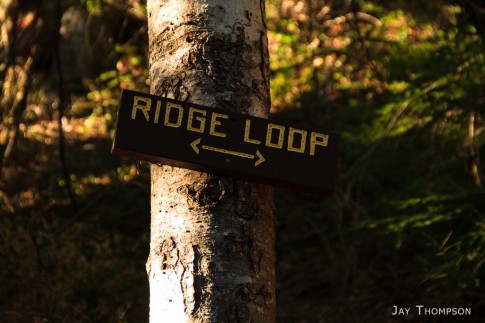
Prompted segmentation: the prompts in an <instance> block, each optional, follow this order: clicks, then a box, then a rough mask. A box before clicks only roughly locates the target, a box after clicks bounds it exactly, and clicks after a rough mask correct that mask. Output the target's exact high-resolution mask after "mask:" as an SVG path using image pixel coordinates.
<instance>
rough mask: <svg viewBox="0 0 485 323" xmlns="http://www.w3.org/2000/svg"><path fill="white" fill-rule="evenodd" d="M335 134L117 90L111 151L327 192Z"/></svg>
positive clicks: (334, 160) (331, 180)
mask: <svg viewBox="0 0 485 323" xmlns="http://www.w3.org/2000/svg"><path fill="white" fill-rule="evenodd" d="M337 149H338V135H337V134H335V133H332V132H328V131H321V130H314V129H306V128H302V127H295V126H292V125H287V124H282V123H279V122H273V121H270V120H267V119H262V118H257V117H252V116H248V115H243V114H237V113H231V112H226V111H222V110H218V109H213V108H209V107H204V106H201V105H198V104H192V103H187V102H181V101H176V100H172V99H167V98H162V97H158V96H154V95H150V94H146V93H141V92H135V91H130V90H123V92H122V94H121V100H120V107H119V111H118V121H117V126H116V135H115V139H114V142H113V148H112V152H114V153H118V154H121V155H125V156H129V157H134V158H137V159H142V160H147V161H150V162H155V163H162V164H168V165H172V166H177V167H184V168H189V169H194V170H200V171H205V172H213V173H218V174H224V175H229V176H234V177H238V178H241V179H247V180H251V181H257V182H261V183H265V184H269V185H275V186H283V187H289V188H295V189H300V190H303V191H307V192H314V193H321V194H326V195H330V194H331V193H332V191H333V188H334V184H335V178H336V166H337Z"/></svg>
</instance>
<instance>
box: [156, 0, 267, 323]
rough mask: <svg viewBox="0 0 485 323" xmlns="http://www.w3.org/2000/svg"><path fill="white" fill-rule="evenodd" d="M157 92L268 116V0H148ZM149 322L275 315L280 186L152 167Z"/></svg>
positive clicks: (256, 318)
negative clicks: (276, 188)
mask: <svg viewBox="0 0 485 323" xmlns="http://www.w3.org/2000/svg"><path fill="white" fill-rule="evenodd" d="M148 22H149V41H150V78H151V92H152V93H154V94H157V95H162V96H167V97H170V98H175V99H178V100H183V101H189V102H193V103H198V104H202V105H205V106H211V107H217V108H220V109H228V110H232V111H237V112H240V113H248V114H250V115H255V116H259V117H267V116H268V113H269V70H268V52H267V39H266V25H265V22H264V2H263V1H259V0H258V1H254V0H243V1H221V0H205V1H203V0H185V1H182V0H167V1H154V0H148ZM151 175H152V196H151V198H152V199H151V200H152V202H151V203H152V205H151V207H152V211H151V212H152V224H151V244H150V256H149V259H148V261H147V271H148V275H149V280H150V322H152V323H155V322H265V323H266V322H273V321H274V320H275V272H274V270H275V268H274V265H275V254H274V234H275V232H274V230H275V223H274V221H275V220H274V205H273V196H272V190H271V189H270V188H268V187H266V186H263V185H256V184H251V183H248V182H244V181H236V180H233V179H232V178H226V177H219V176H215V175H211V174H206V173H199V172H194V171H189V170H184V169H179V168H173V167H169V166H162V167H159V166H156V165H152V167H151Z"/></svg>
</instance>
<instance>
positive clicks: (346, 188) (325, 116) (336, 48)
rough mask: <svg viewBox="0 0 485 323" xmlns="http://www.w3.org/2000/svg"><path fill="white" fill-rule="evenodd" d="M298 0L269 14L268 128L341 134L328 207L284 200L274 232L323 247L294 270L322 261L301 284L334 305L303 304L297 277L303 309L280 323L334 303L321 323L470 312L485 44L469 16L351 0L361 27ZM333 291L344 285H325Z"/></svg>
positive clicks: (478, 266)
mask: <svg viewBox="0 0 485 323" xmlns="http://www.w3.org/2000/svg"><path fill="white" fill-rule="evenodd" d="M283 3H284V5H283ZM304 3H305V5H304V6H299V5H298V4H297V3H296V2H293V1H283V2H282V6H281V7H284V8H285V9H282V8H281V7H280V8H278V7H276V6H274V7H270V8H269V10H268V12H269V15H270V17H273V18H274V20H273V22H271V21H270V25H271V24H273V25H271V26H272V27H271V28H272V29H273V31H272V34H271V37H272V40H271V41H273V42H274V44H271V41H270V46H273V51H274V52H275V55H273V56H272V57H271V60H272V62H271V68H272V75H273V77H274V78H273V80H274V81H273V83H272V90H273V92H272V95H273V102H274V108H275V111H277V113H278V118H282V119H284V118H286V119H291V120H292V121H293V122H299V123H307V124H312V125H313V124H318V125H319V126H320V127H326V128H327V129H334V130H337V131H339V132H340V135H341V149H340V167H339V168H340V180H339V185H338V187H337V190H336V192H335V196H334V198H333V200H332V201H328V202H326V203H322V204H320V205H319V206H318V208H317V209H316V210H311V209H305V211H302V210H301V209H300V206H293V205H300V204H304V205H306V206H307V207H308V205H309V203H310V202H309V201H308V198H306V197H301V199H300V200H299V201H293V202H291V203H288V204H286V203H282V204H281V210H284V211H283V212H282V214H281V213H280V216H281V217H283V218H284V220H281V221H282V223H284V224H286V223H291V226H289V228H288V230H294V231H305V232H306V234H305V235H297V234H293V235H289V236H287V235H288V233H285V231H284V230H285V227H283V228H282V231H283V233H282V234H281V235H282V236H283V237H284V239H285V242H286V243H288V244H292V243H294V244H300V247H301V248H302V249H304V248H308V247H307V245H308V244H306V243H305V242H304V241H313V243H314V244H316V245H318V246H319V249H320V250H323V251H322V252H320V254H319V253H318V252H317V251H316V250H315V251H314V253H313V254H312V256H311V257H313V258H311V259H314V260H310V259H308V258H305V259H298V260H297V259H292V261H303V262H306V264H307V266H310V267H312V266H318V265H317V263H319V262H325V261H329V259H333V261H331V268H329V269H327V270H324V271H325V273H324V274H322V275H310V276H307V277H308V279H309V280H312V281H311V284H313V285H319V284H321V285H323V286H325V287H323V288H325V289H326V291H327V293H328V294H331V295H338V296H337V298H336V300H335V299H329V298H327V297H326V296H325V295H322V294H321V293H318V294H312V295H315V297H316V299H315V300H314V301H313V300H312V298H311V297H306V296H305V291H306V292H310V291H311V293H314V291H313V290H312V289H311V287H310V285H311V284H310V281H308V282H306V281H305V278H304V277H300V280H299V282H298V283H299V284H302V285H303V286H306V287H304V288H303V290H302V291H301V295H302V296H301V297H306V300H307V301H302V303H304V304H305V305H304V306H305V307H303V304H302V305H301V306H302V307H301V308H299V309H298V310H297V313H285V314H284V315H286V316H285V317H287V318H288V321H289V322H291V321H292V319H296V318H297V317H299V315H303V314H298V313H304V312H305V311H306V310H308V308H312V305H311V304H316V303H323V304H332V305H329V308H330V309H331V310H330V311H331V312H332V313H335V312H338V313H335V317H333V316H332V315H331V314H330V320H329V321H331V322H341V321H347V322H350V321H351V322H360V321H362V322H365V321H373V322H384V321H389V320H390V319H391V318H390V317H389V316H388V314H386V313H387V311H389V310H390V309H391V306H392V305H393V304H397V303H401V304H415V303H416V302H421V303H426V302H427V303H429V304H433V305H435V306H450V304H454V305H456V306H465V305H469V306H471V307H472V308H474V310H476V311H477V312H478V308H479V307H480V305H479V304H478V303H476V297H478V298H480V297H484V294H483V284H484V281H485V270H484V266H483V263H484V261H483V259H484V256H485V254H484V247H483V246H484V242H485V241H484V232H485V231H484V219H485V218H484V217H485V205H484V203H483V193H484V191H483V188H482V185H483V180H484V177H483V168H482V166H481V164H480V157H481V156H483V152H484V151H485V146H484V140H485V127H484V126H483V122H484V118H485V114H484V111H485V109H484V102H485V101H484V98H485V90H484V87H483V75H485V74H484V72H485V71H484V66H485V56H484V54H483V51H484V48H485V47H484V43H483V39H481V37H480V35H479V34H477V32H476V28H475V26H474V25H473V24H472V20H470V19H468V15H467V13H466V12H465V11H464V10H463V9H462V8H461V7H459V6H457V5H450V4H449V3H447V2H442V1H412V2H410V1H398V2H392V3H389V2H384V1H362V2H361V9H360V10H361V11H360V13H361V15H360V16H357V13H354V12H352V10H351V8H347V9H346V10H344V9H345V8H344V9H339V10H330V11H325V3H322V4H321V7H319V6H317V7H315V3H313V2H312V4H313V7H312V10H311V11H308V8H309V7H310V5H312V4H311V3H310V2H304ZM342 10H343V11H342ZM322 12H324V13H325V14H321V13H322ZM362 13H365V14H366V15H364V14H362ZM356 16H357V17H359V18H358V19H359V22H358V23H357V22H356V21H355V19H356ZM277 19H280V20H284V21H285V22H284V23H283V24H278V20H277ZM311 22H313V24H312V23H311ZM292 26H296V28H295V27H292ZM322 26H323V27H322ZM282 194H283V193H282ZM282 198H284V199H289V196H287V195H283V197H282ZM295 213H296V214H295ZM287 217H288V218H287ZM290 217H297V218H298V219H293V218H291V219H290ZM303 218H310V219H311V220H305V219H303ZM307 221H311V222H312V225H311V226H310V227H311V228H312V229H311V230H309V227H308V223H307ZM290 227H291V228H290ZM329 227H331V228H333V230H329V229H328V228H329ZM312 230H314V233H313V234H312V233H311V232H313V231H312ZM303 237H305V238H303ZM302 239H304V240H302ZM280 248H282V249H284V248H285V247H284V246H280ZM310 249H311V248H310ZM317 249H318V247H317ZM339 253H341V257H342V258H343V259H342V258H341V257H338V256H335V255H336V254H339ZM335 258H338V260H335ZM345 259H347V260H345ZM330 271H337V272H341V273H343V274H342V275H335V274H334V275H332V274H331V273H330ZM281 275H284V271H283V272H282V273H281ZM284 277H285V278H287V279H290V278H289V277H287V276H284ZM335 280H336V281H338V282H339V284H341V285H338V284H337V285H336V286H330V285H325V284H332V281H335ZM292 284H295V282H292ZM282 288H285V287H282ZM288 288H290V287H289V286H288ZM323 294H325V293H323ZM417 295H419V296H417ZM470 295H480V296H476V297H472V296H470ZM285 296H286V294H284V293H283V297H285ZM290 299H291V296H290V298H288V299H287V298H284V299H283V300H281V299H280V301H283V302H285V301H290ZM342 304H344V305H342ZM299 306H300V305H299ZM349 308H352V309H353V310H354V311H355V312H357V313H358V315H357V317H356V316H352V314H350V313H346V309H349ZM369 308H372V309H369ZM376 309H377V310H376ZM311 312H312V313H314V314H313V315H312V318H313V319H314V320H318V319H323V318H326V319H327V318H329V316H328V315H329V314H328V312H325V311H324V310H323V309H322V311H320V312H318V311H316V310H315V309H313V310H311ZM318 313H319V314H318ZM367 315H368V316H367ZM289 318H292V319H289ZM474 319H475V321H477V322H478V321H479V319H478V317H475V318H474Z"/></svg>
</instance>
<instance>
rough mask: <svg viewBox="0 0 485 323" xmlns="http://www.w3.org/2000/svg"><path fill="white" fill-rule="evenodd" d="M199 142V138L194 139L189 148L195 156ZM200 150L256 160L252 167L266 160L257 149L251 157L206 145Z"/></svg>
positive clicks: (198, 150) (198, 151)
mask: <svg viewBox="0 0 485 323" xmlns="http://www.w3.org/2000/svg"><path fill="white" fill-rule="evenodd" d="M200 140H201V138H199V139H196V140H194V141H193V142H192V143H191V144H190V147H192V149H193V150H194V151H195V152H196V153H197V155H198V154H199V153H200V149H199V147H198V145H199V144H200ZM200 148H202V149H204V150H210V151H215V152H217V153H221V154H226V155H233V156H238V157H242V158H248V159H256V162H255V163H254V166H258V165H259V164H261V163H262V162H264V161H265V160H266V159H265V158H264V157H263V155H261V153H260V152H259V150H257V149H256V154H255V155H251V154H246V153H242V152H239V151H234V150H228V149H223V148H217V147H212V146H207V145H202V146H201V147H200Z"/></svg>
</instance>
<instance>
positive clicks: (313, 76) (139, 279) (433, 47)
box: [0, 0, 485, 322]
mask: <svg viewBox="0 0 485 323" xmlns="http://www.w3.org/2000/svg"><path fill="white" fill-rule="evenodd" d="M145 6H146V2H145V1H142V0H69V1H59V0H58V1H53V0H39V1H27V0H2V1H1V3H0V28H1V29H0V36H1V38H0V86H1V97H0V122H1V126H0V167H1V169H0V171H1V177H0V321H1V322H146V321H147V317H148V283H147V278H146V273H145V261H146V258H147V256H148V251H149V250H148V248H149V222H150V218H149V214H150V213H149V205H150V203H149V171H148V164H147V163H145V162H138V161H136V160H133V159H129V158H122V157H119V156H114V155H111V154H110V148H111V144H112V139H113V134H114V122H115V118H116V110H117V106H118V99H119V96H120V90H121V89H123V88H128V89H134V90H138V91H145V92H148V88H149V78H148V69H147V44H148V42H147V25H146V8H145ZM484 17H485V4H484V3H483V2H482V1H469V0H462V1H445V0H416V1H404V0H398V1H383V0H381V1H378V0H376V1H364V0H361V1H354V0H352V1H344V0H333V1H330V0H327V1H323V0H318V1H317V0H304V1H297V0H269V1H267V24H268V30H269V47H270V61H271V63H270V68H271V98H272V109H271V112H272V116H271V118H273V119H275V120H280V121H286V122H291V123H294V124H300V125H302V126H305V127H306V126H315V127H318V128H323V129H327V130H334V131H337V132H339V133H340V136H341V148H340V155H339V166H338V169H339V170H338V171H339V175H338V182H337V186H336V190H335V193H334V195H333V197H332V198H330V199H323V198H321V197H319V196H314V195H308V194H303V193H299V192H294V191H290V190H283V189H275V194H276V204H277V210H278V222H279V224H278V228H277V255H278V261H277V281H278V283H277V302H278V320H279V322H399V321H402V322H414V321H416V322H423V321H426V322H448V319H450V318H439V317H435V318H433V317H426V318H425V320H424V319H423V317H415V316H408V317H406V318H405V319H404V318H401V319H398V318H396V317H392V316H391V311H392V309H393V308H392V306H393V305H398V306H409V307H411V306H415V305H425V306H428V307H468V308H471V309H472V316H471V317H468V318H466V320H465V319H463V318H461V319H462V321H467V322H479V321H480V319H481V318H483V316H484V314H485V313H484V310H483V309H484V308H485V304H484V303H485V289H484V284H485V266H484V262H485V196H484V190H483V184H484V180H485V178H484V173H483V166H482V165H481V163H480V160H481V158H480V157H481V156H483V154H484V153H485V145H484V143H485V131H484V130H485V124H484V118H485V87H484V84H483V79H484V76H485V57H484V50H485V44H484V39H485V18H484ZM294 171H298V169H295V170H294Z"/></svg>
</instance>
